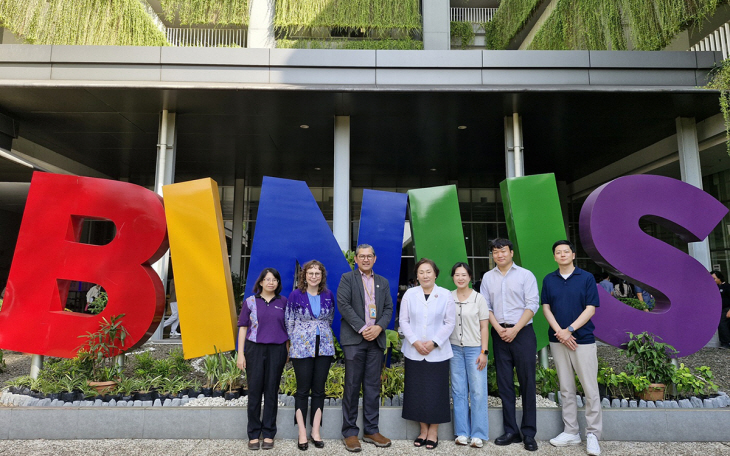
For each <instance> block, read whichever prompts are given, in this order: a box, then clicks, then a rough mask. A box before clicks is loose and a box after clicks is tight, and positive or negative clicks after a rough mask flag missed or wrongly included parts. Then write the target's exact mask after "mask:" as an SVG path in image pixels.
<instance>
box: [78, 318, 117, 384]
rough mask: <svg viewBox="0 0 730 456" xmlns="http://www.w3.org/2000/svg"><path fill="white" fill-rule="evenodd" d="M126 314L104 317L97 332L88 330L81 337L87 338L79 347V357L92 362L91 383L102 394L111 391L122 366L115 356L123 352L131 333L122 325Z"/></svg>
mask: <svg viewBox="0 0 730 456" xmlns="http://www.w3.org/2000/svg"><path fill="white" fill-rule="evenodd" d="M123 317H124V314H120V315H115V316H112V317H111V318H110V319H109V320H107V319H106V318H102V321H101V322H100V323H99V329H98V330H97V331H96V332H93V333H92V332H88V333H86V334H83V335H81V336H79V337H81V338H84V339H86V340H85V341H84V343H83V344H81V346H79V349H78V355H79V358H80V359H81V360H82V361H85V360H86V361H89V362H90V363H91V378H90V379H89V380H88V382H89V385H90V386H93V387H94V388H96V389H97V391H98V392H99V393H100V394H104V393H106V392H109V391H111V390H112V389H113V388H114V386H115V385H116V380H117V379H118V377H119V373H120V368H119V366H117V364H116V360H115V359H114V356H116V355H119V354H121V353H123V348H124V342H125V339H126V337H127V335H128V334H129V333H128V332H127V330H126V328H124V326H122V318H123Z"/></svg>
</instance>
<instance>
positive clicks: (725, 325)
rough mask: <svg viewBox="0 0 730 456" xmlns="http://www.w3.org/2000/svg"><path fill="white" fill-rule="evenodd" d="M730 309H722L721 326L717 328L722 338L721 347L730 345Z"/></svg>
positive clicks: (718, 334)
mask: <svg viewBox="0 0 730 456" xmlns="http://www.w3.org/2000/svg"><path fill="white" fill-rule="evenodd" d="M728 310H730V307H725V308H724V309H722V315H720V325H719V326H718V327H717V336H718V337H719V338H720V345H730V319H728V318H727V316H726V315H727V311H728Z"/></svg>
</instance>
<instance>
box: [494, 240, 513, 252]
mask: <svg viewBox="0 0 730 456" xmlns="http://www.w3.org/2000/svg"><path fill="white" fill-rule="evenodd" d="M504 247H509V249H510V251H512V250H514V248H513V246H512V241H510V240H509V239H505V238H497V239H492V240H491V241H490V242H489V250H490V251H491V250H499V249H501V248H504Z"/></svg>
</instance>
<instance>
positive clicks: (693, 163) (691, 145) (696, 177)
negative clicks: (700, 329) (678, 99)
mask: <svg viewBox="0 0 730 456" xmlns="http://www.w3.org/2000/svg"><path fill="white" fill-rule="evenodd" d="M676 125H677V148H678V151H679V172H680V174H681V176H682V182H686V183H688V184H690V185H693V186H695V187H697V188H699V189H702V167H701V166H700V147H699V143H698V141H697V124H696V123H695V118H694V117H677V119H676ZM688 247H689V254H690V256H691V257H692V258H694V259H695V260H697V261H699V262H700V263H702V265H703V266H704V267H705V268H706V269H707V270H708V271H710V270H711V269H712V262H711V261H710V243H709V241H708V240H707V238H705V239H704V240H702V241H700V242H690V243H689V244H688ZM719 345H720V339H719V338H718V336H717V332H715V334H714V335H713V336H712V339H710V341H709V342H707V347H718V346H719Z"/></svg>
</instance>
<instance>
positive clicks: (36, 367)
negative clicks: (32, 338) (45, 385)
mask: <svg viewBox="0 0 730 456" xmlns="http://www.w3.org/2000/svg"><path fill="white" fill-rule="evenodd" d="M41 369H43V355H33V356H31V358H30V378H32V379H34V380H35V379H36V378H38V373H39V372H40V371H41Z"/></svg>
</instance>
